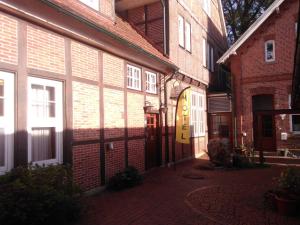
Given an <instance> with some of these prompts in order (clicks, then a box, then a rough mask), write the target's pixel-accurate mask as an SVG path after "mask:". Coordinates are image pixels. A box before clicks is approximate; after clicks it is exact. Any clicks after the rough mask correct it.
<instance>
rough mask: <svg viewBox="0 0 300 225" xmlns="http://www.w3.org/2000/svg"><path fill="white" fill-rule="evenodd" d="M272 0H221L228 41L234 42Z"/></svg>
mask: <svg viewBox="0 0 300 225" xmlns="http://www.w3.org/2000/svg"><path fill="white" fill-rule="evenodd" d="M273 2H274V0H222V4H223V10H224V16H225V20H226V26H227V31H228V39H229V42H230V43H234V42H235V41H236V40H237V39H238V38H239V37H240V36H241V35H242V34H243V33H244V32H245V31H246V30H247V29H248V28H249V27H250V26H251V25H252V23H253V22H254V21H255V20H256V19H257V18H258V17H259V16H260V15H261V14H262V13H263V12H264V11H265V10H266V9H267V8H268V7H269V6H270V5H271V3H273Z"/></svg>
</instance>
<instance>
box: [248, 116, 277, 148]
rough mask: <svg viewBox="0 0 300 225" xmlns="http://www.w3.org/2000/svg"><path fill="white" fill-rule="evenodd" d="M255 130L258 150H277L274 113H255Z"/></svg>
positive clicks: (255, 142) (255, 144)
mask: <svg viewBox="0 0 300 225" xmlns="http://www.w3.org/2000/svg"><path fill="white" fill-rule="evenodd" d="M253 132H254V146H255V149H256V150H262V151H276V133H275V122H274V116H273V115H267V114H265V115H254V126H253Z"/></svg>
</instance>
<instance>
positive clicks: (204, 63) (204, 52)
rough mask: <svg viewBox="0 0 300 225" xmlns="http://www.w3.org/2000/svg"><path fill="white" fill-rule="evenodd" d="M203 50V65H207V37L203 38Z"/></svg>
mask: <svg viewBox="0 0 300 225" xmlns="http://www.w3.org/2000/svg"><path fill="white" fill-rule="evenodd" d="M202 52H203V55H202V57H203V61H202V62H203V66H205V67H207V64H206V40H205V38H203V39H202Z"/></svg>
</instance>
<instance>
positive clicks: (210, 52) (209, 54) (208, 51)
mask: <svg viewBox="0 0 300 225" xmlns="http://www.w3.org/2000/svg"><path fill="white" fill-rule="evenodd" d="M202 48H203V50H202V51H203V56H202V57H203V66H204V67H206V68H207V69H208V70H209V71H211V72H214V70H215V59H214V48H213V47H212V46H211V45H210V44H209V43H208V41H207V40H206V39H205V38H204V37H203V38H202Z"/></svg>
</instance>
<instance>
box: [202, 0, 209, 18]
mask: <svg viewBox="0 0 300 225" xmlns="http://www.w3.org/2000/svg"><path fill="white" fill-rule="evenodd" d="M210 1H211V0H202V8H203V10H204V12H206V14H207V15H208V16H210V14H211V5H210V4H211V2H210Z"/></svg>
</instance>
